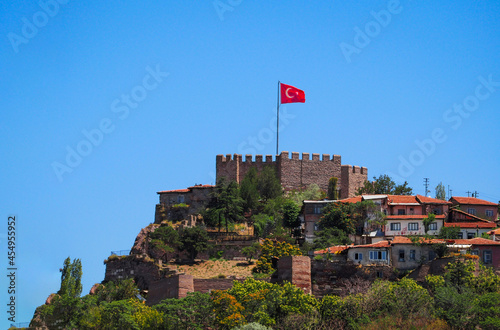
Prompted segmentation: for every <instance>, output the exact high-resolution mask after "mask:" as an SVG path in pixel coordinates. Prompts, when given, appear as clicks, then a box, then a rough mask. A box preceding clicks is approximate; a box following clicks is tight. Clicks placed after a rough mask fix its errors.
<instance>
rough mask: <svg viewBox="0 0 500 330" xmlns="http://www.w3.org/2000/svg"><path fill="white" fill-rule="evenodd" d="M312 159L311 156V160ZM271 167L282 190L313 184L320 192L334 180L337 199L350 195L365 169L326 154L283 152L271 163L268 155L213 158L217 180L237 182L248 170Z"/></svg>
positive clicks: (365, 175)
mask: <svg viewBox="0 0 500 330" xmlns="http://www.w3.org/2000/svg"><path fill="white" fill-rule="evenodd" d="M311 156H312V157H311ZM269 165H270V166H273V167H274V168H275V169H276V171H277V174H278V178H279V179H280V181H281V185H282V186H283V188H285V189H286V190H291V189H301V188H305V187H307V186H308V185H310V184H313V183H315V184H317V185H318V186H319V187H320V188H321V189H322V190H325V191H326V190H327V189H328V180H329V179H330V178H331V177H337V178H338V179H339V181H338V187H340V189H341V196H340V197H341V198H347V197H351V196H354V193H355V191H356V190H357V188H358V187H361V186H362V185H363V182H364V181H365V180H366V179H367V174H368V170H367V168H366V167H359V166H354V167H353V166H350V165H341V157H340V156H338V155H332V156H330V155H329V154H323V155H320V154H312V155H310V154H309V153H302V157H300V154H299V153H298V152H292V153H291V155H290V153H289V152H288V151H283V152H282V153H281V154H280V155H278V156H276V159H275V160H273V158H272V156H271V155H266V156H265V157H263V156H262V155H256V156H255V160H254V159H253V158H252V155H245V160H243V156H242V155H238V154H234V155H226V156H224V155H217V157H216V172H217V179H219V178H221V177H225V178H226V179H227V180H230V181H231V180H234V181H236V182H238V183H239V182H241V180H243V178H244V177H245V174H246V173H247V172H248V170H249V169H250V168H251V167H255V168H257V170H258V171H260V170H262V169H263V168H264V166H269Z"/></svg>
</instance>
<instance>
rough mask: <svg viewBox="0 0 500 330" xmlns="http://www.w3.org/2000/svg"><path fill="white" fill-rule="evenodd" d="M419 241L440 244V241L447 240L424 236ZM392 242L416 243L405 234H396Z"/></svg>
mask: <svg viewBox="0 0 500 330" xmlns="http://www.w3.org/2000/svg"><path fill="white" fill-rule="evenodd" d="M419 242H421V243H432V244H439V243H445V242H446V241H445V240H443V239H437V238H433V239H424V238H423V237H421V238H420V241H419ZM391 244H415V243H413V242H412V240H411V239H409V238H408V237H405V236H396V237H394V238H393V240H392V241H391Z"/></svg>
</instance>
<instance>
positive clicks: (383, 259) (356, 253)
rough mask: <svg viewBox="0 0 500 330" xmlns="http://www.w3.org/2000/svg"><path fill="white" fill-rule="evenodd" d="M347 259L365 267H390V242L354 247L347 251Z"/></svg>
mask: <svg viewBox="0 0 500 330" xmlns="http://www.w3.org/2000/svg"><path fill="white" fill-rule="evenodd" d="M347 259H348V260H352V261H353V262H355V263H358V264H360V265H363V266H369V265H381V264H383V265H390V264H391V258H390V242H389V241H380V242H377V243H372V244H364V245H352V246H349V247H348V249H347Z"/></svg>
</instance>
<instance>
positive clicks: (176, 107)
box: [0, 0, 500, 325]
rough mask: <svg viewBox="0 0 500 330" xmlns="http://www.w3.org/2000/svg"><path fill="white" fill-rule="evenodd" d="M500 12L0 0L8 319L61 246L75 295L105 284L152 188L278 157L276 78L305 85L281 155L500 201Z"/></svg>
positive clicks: (412, 5)
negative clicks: (78, 277)
mask: <svg viewBox="0 0 500 330" xmlns="http://www.w3.org/2000/svg"><path fill="white" fill-rule="evenodd" d="M55 4H57V5H55ZM498 17H500V3H499V2H498V1H481V2H470V1H440V2H439V3H436V2H425V3H420V2H416V1H403V0H402V1H401V2H398V1H361V2H357V3H353V2H351V1H323V2H318V1H316V2H305V1H287V2H286V3H282V4H281V3H280V4H277V3H271V2H263V1H245V0H243V1H238V0H231V1H230V0H220V1H182V2H180V1H164V2H161V3H160V2H156V1H140V2H139V1H136V2H132V1H128V2H125V1H104V2H103V1H85V2H83V1H79V2H77V1H62V0H61V1H60V2H55V0H42V1H41V2H36V1H1V2H0V53H1V54H2V57H1V58H2V60H1V62H0V77H1V79H0V108H1V109H2V110H1V112H0V113H1V115H0V116H1V125H0V134H1V142H0V154H1V155H2V162H1V165H0V178H1V182H2V187H1V190H0V191H1V195H0V197H1V200H2V203H1V205H2V208H1V210H2V212H1V216H2V217H3V218H4V221H3V222H2V223H4V224H3V225H2V226H0V240H1V242H2V243H1V244H2V246H1V249H0V250H1V251H3V252H2V254H1V255H2V256H3V257H2V258H1V260H2V261H1V262H0V265H2V267H3V269H5V268H6V266H5V265H6V262H7V258H6V255H7V250H6V243H5V242H6V230H7V227H6V221H7V218H8V216H9V215H15V216H16V219H17V237H18V240H17V253H18V254H17V266H18V271H17V286H18V295H17V302H18V305H17V315H16V321H17V322H25V321H29V320H30V318H31V316H32V314H33V312H34V309H35V307H36V306H38V305H40V304H42V303H43V302H44V301H45V298H46V297H47V296H48V295H49V294H50V293H51V292H55V291H57V290H58V288H59V285H60V273H59V268H60V267H61V266H62V263H63V261H64V259H65V258H66V257H68V256H71V258H80V259H82V263H83V283H84V287H83V293H84V294H86V293H87V292H88V290H89V289H90V287H91V286H92V284H94V283H97V282H100V281H102V279H103V278H104V269H105V268H104V265H103V260H104V259H105V258H107V257H108V256H109V254H110V251H114V250H122V249H130V247H131V246H132V244H133V243H134V239H135V237H136V235H137V234H138V232H139V231H140V229H141V228H142V227H145V226H147V225H148V224H149V223H151V222H153V221H154V207H155V204H156V203H157V201H158V197H157V194H156V192H157V191H160V190H167V189H179V188H185V187H187V186H191V185H193V184H196V183H205V184H209V183H214V172H215V155H216V154H229V153H242V154H246V153H253V154H274V153H275V137H274V135H270V134H271V133H270V132H272V134H274V131H273V130H274V125H275V121H273V120H275V116H276V95H277V81H278V80H281V81H282V82H283V83H285V84H290V85H293V86H296V87H298V88H300V89H302V90H304V91H305V94H306V103H304V104H289V105H286V106H282V108H281V109H282V118H284V119H286V120H283V121H282V123H281V124H282V126H281V127H282V128H281V134H280V150H282V151H283V150H288V151H298V152H309V153H320V154H323V153H328V154H338V155H341V156H342V163H344V164H351V165H359V166H366V167H368V174H369V177H372V176H378V175H380V174H389V175H391V176H392V177H393V178H394V179H396V181H397V182H399V183H402V182H403V181H404V180H407V181H408V182H409V184H410V186H411V187H413V189H414V192H415V193H419V194H423V193H424V187H423V179H424V178H426V177H427V178H429V180H430V188H431V189H430V190H431V194H432V195H433V194H434V187H435V186H436V185H437V184H438V183H439V182H443V183H444V184H445V185H446V186H448V185H450V187H451V189H452V191H453V195H456V196H466V195H467V194H466V192H467V191H478V193H479V198H484V199H487V200H490V201H493V202H498V200H500V192H499V191H498V187H499V186H500V178H499V176H498V169H499V167H500V166H499V165H500V156H499V153H498V149H499V141H500V139H499V130H498V126H499V124H500V115H499V111H498V110H499V108H500V70H499V66H498V62H499V56H500V55H499V54H500V38H499V36H500V20H499V19H498ZM1 278H2V280H1V281H0V284H1V290H2V292H3V291H4V290H5V288H6V287H7V281H6V277H5V276H2V277H1ZM2 297H3V298H2V301H5V303H6V301H7V300H6V299H7V297H6V296H5V295H4V294H2ZM2 305H3V306H5V304H4V302H2ZM2 315H3V316H2V318H1V320H0V322H2V323H1V325H4V324H5V325H7V324H8V322H7V320H6V317H5V312H4V311H3V312H2Z"/></svg>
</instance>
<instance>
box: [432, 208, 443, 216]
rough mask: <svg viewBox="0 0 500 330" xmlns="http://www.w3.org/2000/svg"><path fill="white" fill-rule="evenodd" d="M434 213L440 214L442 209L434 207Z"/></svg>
mask: <svg viewBox="0 0 500 330" xmlns="http://www.w3.org/2000/svg"><path fill="white" fill-rule="evenodd" d="M432 213H434V214H435V215H439V214H441V210H440V209H434V210H432Z"/></svg>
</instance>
